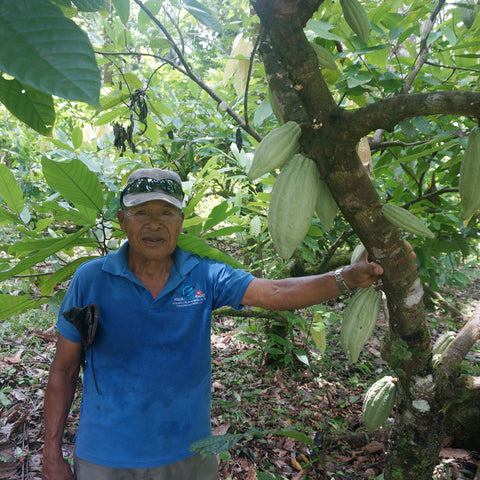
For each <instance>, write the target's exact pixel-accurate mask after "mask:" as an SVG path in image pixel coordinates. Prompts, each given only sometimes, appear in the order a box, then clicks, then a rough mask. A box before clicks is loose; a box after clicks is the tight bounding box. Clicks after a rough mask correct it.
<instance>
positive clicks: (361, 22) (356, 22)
mask: <svg viewBox="0 0 480 480" xmlns="http://www.w3.org/2000/svg"><path fill="white" fill-rule="evenodd" d="M340 5H341V6H342V11H343V16H344V17H345V21H346V22H347V23H348V26H349V27H350V28H351V29H352V30H353V31H354V33H356V34H357V35H358V39H359V40H360V42H362V43H363V44H364V45H366V44H367V42H368V37H369V36H370V22H369V20H368V16H367V12H366V11H365V9H364V8H363V7H362V5H361V4H360V2H359V1H358V0H340Z"/></svg>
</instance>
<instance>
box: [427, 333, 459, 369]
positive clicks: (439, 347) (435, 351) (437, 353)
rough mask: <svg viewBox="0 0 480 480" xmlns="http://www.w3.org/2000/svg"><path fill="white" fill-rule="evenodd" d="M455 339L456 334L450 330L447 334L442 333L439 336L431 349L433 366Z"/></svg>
mask: <svg viewBox="0 0 480 480" xmlns="http://www.w3.org/2000/svg"><path fill="white" fill-rule="evenodd" d="M455 337H456V333H455V332H452V331H451V330H450V331H448V332H445V333H442V335H440V336H439V337H438V338H437V340H436V341H435V343H434V344H433V348H432V355H433V359H432V361H433V364H434V365H438V363H439V362H440V358H441V357H442V354H443V352H444V351H445V350H446V349H447V347H448V346H449V345H450V344H451V343H452V341H453V340H454V338H455Z"/></svg>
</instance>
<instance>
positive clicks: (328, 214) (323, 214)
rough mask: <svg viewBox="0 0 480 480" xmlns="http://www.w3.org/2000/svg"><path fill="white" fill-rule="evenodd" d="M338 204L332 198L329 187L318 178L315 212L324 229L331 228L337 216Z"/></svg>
mask: <svg viewBox="0 0 480 480" xmlns="http://www.w3.org/2000/svg"><path fill="white" fill-rule="evenodd" d="M337 212H338V205H337V202H336V201H335V200H334V198H333V196H332V194H331V193H330V189H329V188H328V186H327V184H326V183H325V181H324V180H319V185H318V195H317V201H316V203H315V213H316V214H317V216H318V218H319V220H320V222H321V223H322V227H323V228H324V229H325V231H327V232H328V231H329V230H330V229H331V228H332V225H333V221H334V220H335V217H336V216H337Z"/></svg>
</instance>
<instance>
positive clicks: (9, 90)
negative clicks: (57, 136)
mask: <svg viewBox="0 0 480 480" xmlns="http://www.w3.org/2000/svg"><path fill="white" fill-rule="evenodd" d="M0 102H2V103H3V104H4V105H5V107H6V108H7V109H8V110H10V112H12V113H13V115H15V116H16V117H17V118H18V119H19V120H21V121H22V122H23V123H26V124H27V125H28V126H29V127H31V128H33V129H34V130H36V131H37V132H38V133H40V134H42V135H50V134H51V133H52V128H53V124H54V123H55V107H54V105H53V98H52V96H51V95H50V94H48V93H45V92H41V91H40V90H37V89H36V88H32V87H29V86H27V85H23V84H22V83H20V82H19V81H18V80H16V79H12V80H6V79H5V78H3V77H2V76H1V75H0Z"/></svg>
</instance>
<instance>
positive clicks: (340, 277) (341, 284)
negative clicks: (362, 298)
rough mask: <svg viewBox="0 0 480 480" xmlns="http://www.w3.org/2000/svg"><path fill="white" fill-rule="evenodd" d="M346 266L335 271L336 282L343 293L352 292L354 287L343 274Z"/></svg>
mask: <svg viewBox="0 0 480 480" xmlns="http://www.w3.org/2000/svg"><path fill="white" fill-rule="evenodd" d="M344 268H345V267H342V268H338V269H337V270H335V272H334V277H335V282H336V283H337V286H338V288H339V289H340V291H341V292H342V293H343V294H347V293H350V292H351V291H352V290H353V289H352V288H350V287H349V286H348V285H347V282H346V281H345V277H344V276H343V271H344Z"/></svg>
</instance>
